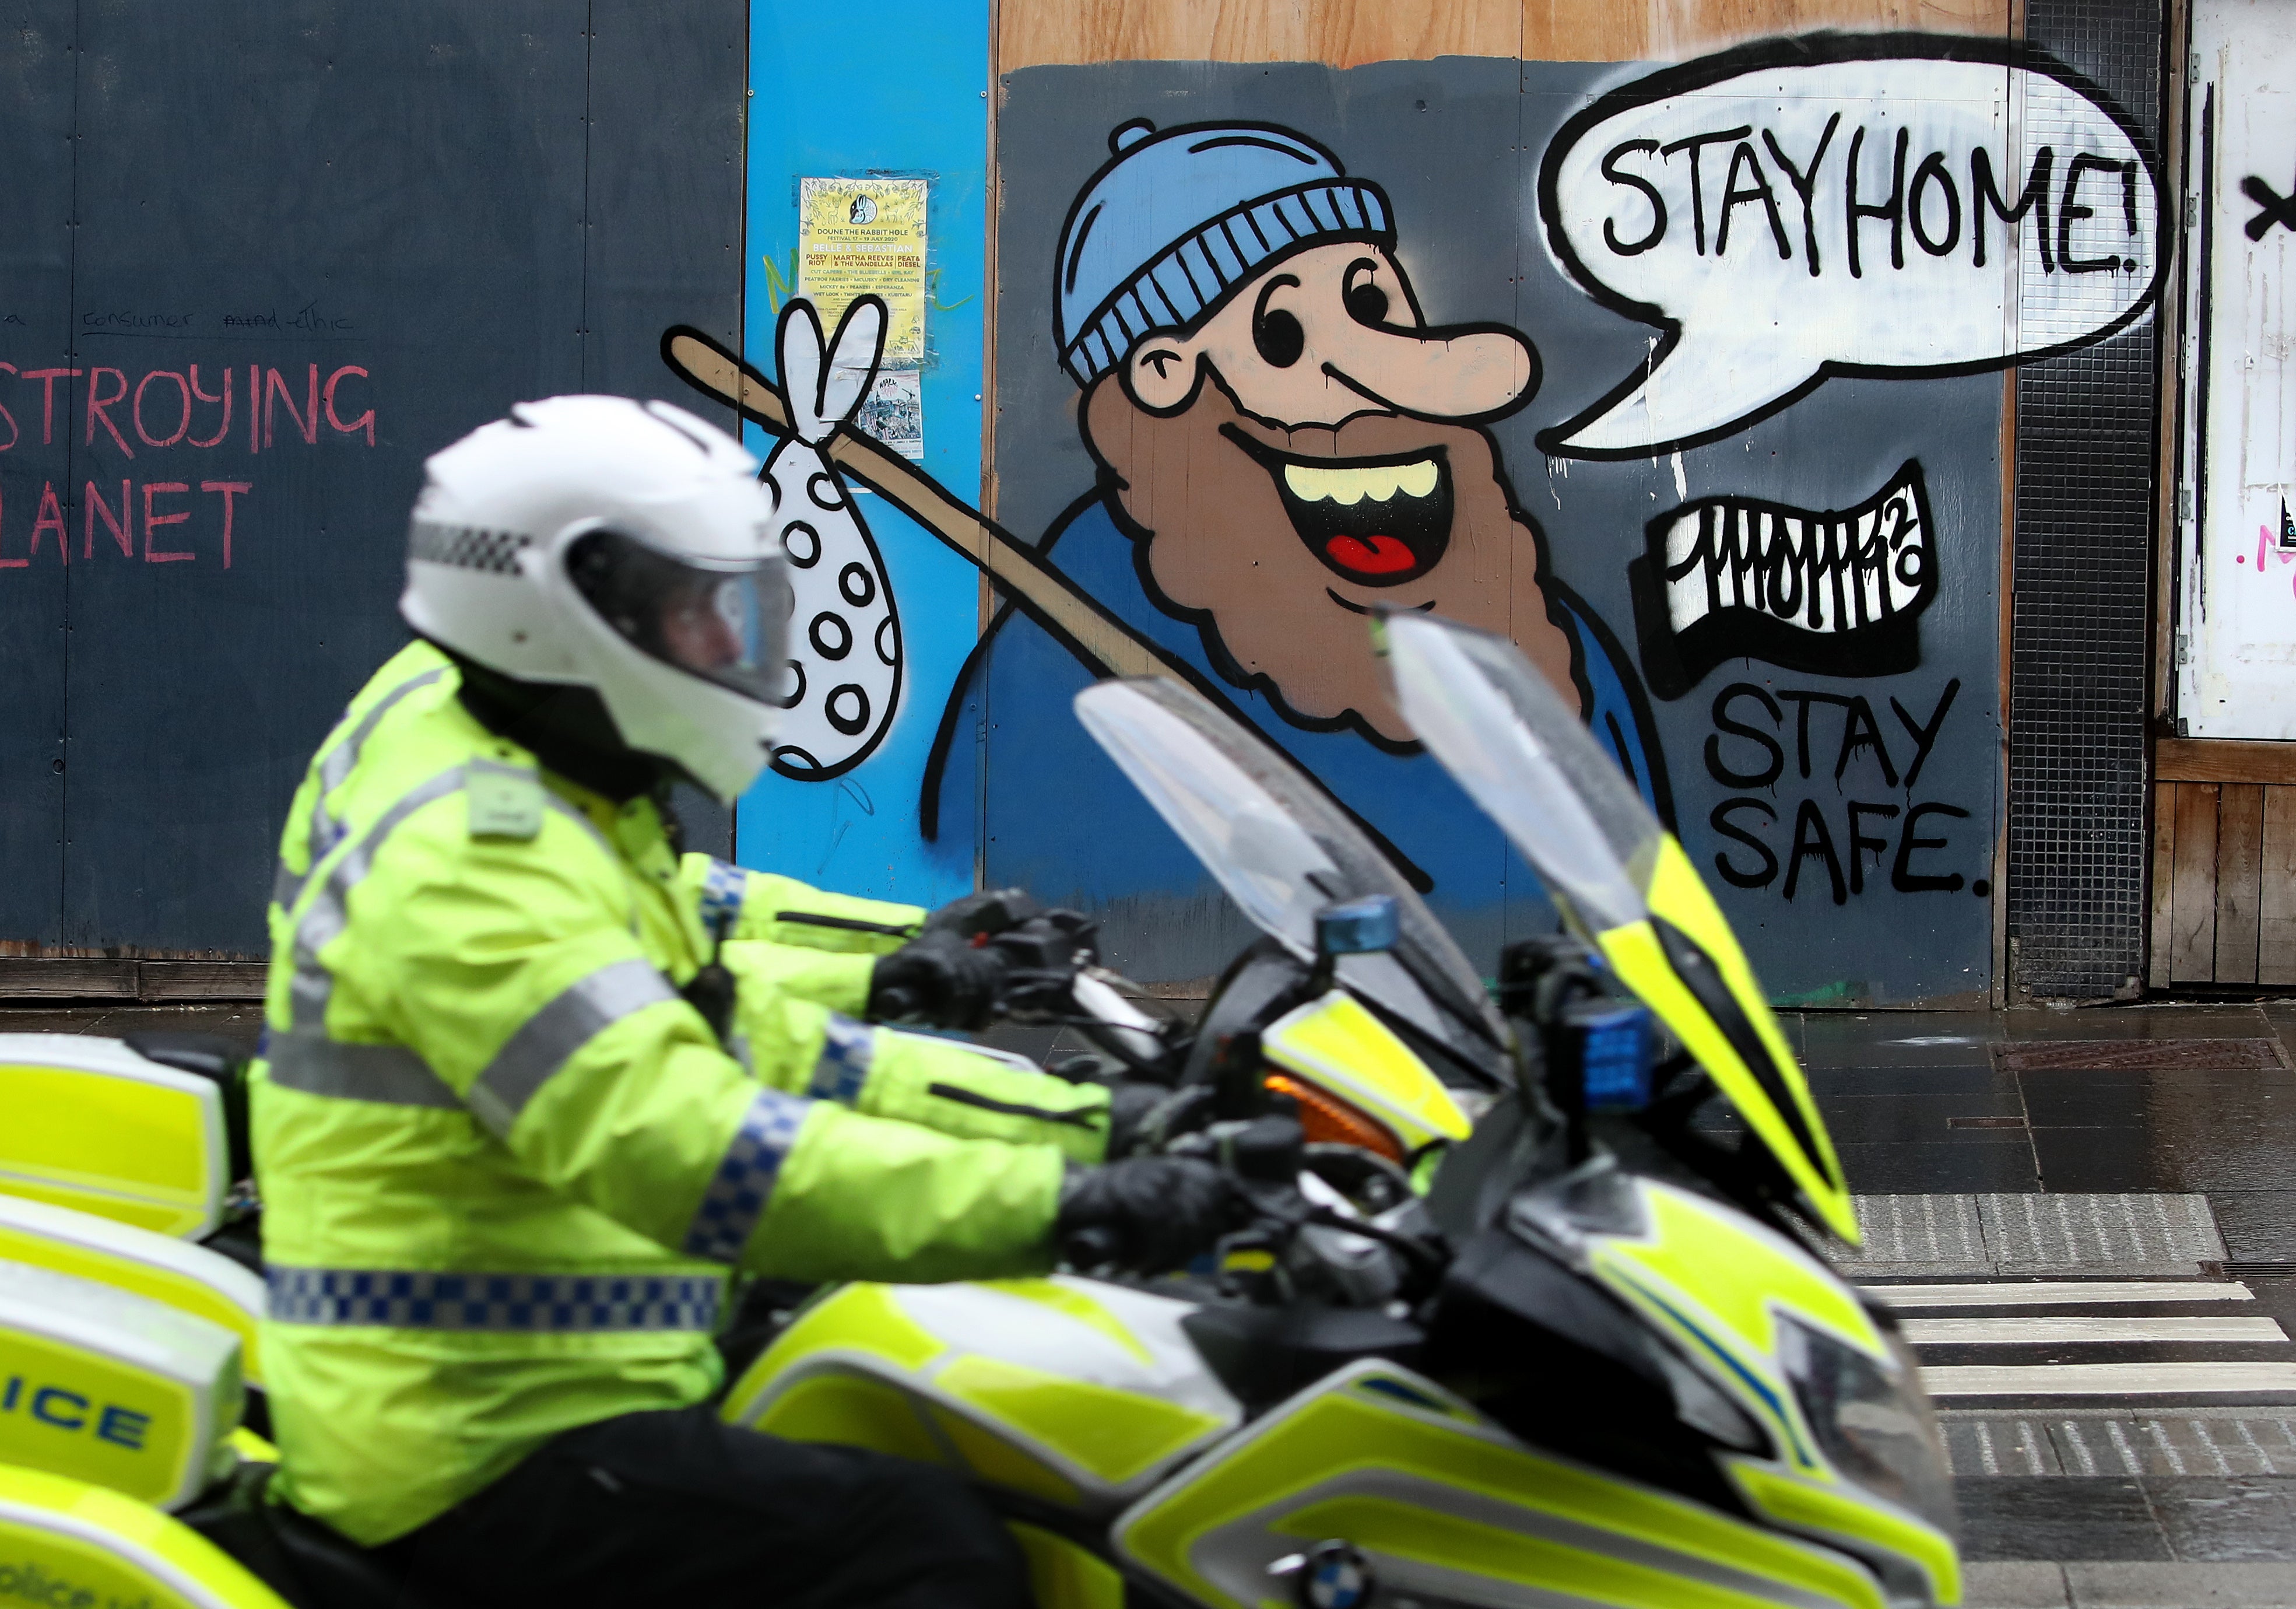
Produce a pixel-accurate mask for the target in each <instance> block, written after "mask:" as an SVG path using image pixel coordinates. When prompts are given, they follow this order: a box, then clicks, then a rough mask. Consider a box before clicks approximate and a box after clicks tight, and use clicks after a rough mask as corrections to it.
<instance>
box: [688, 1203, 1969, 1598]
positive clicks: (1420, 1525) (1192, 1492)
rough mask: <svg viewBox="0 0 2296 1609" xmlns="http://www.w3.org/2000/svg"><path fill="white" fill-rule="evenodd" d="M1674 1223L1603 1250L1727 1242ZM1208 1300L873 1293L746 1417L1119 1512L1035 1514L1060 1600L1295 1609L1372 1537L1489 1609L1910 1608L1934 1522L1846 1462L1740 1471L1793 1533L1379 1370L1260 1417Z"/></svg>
mask: <svg viewBox="0 0 2296 1609" xmlns="http://www.w3.org/2000/svg"><path fill="white" fill-rule="evenodd" d="M1672 1221H1673V1220H1672V1219H1667V1220H1666V1222H1667V1224H1668V1226H1669V1227H1668V1229H1667V1230H1666V1231H1665V1232H1662V1233H1661V1235H1660V1236H1659V1237H1658V1239H1657V1240H1656V1242H1655V1243H1654V1248H1653V1247H1641V1248H1636V1247H1629V1246H1624V1245H1621V1246H1620V1247H1617V1248H1611V1247H1605V1248H1604V1250H1603V1257H1604V1258H1605V1259H1606V1260H1615V1261H1616V1262H1617V1264H1618V1265H1619V1266H1620V1268H1633V1269H1636V1271H1638V1272H1639V1273H1640V1274H1641V1275H1642V1277H1644V1278H1645V1280H1646V1281H1648V1282H1652V1283H1655V1281H1656V1280H1657V1278H1658V1275H1657V1274H1655V1273H1652V1272H1651V1271H1650V1270H1651V1268H1668V1267H1669V1266H1670V1260H1671V1259H1673V1258H1675V1257H1678V1256H1694V1255H1696V1254H1697V1253H1698V1252H1701V1251H1703V1252H1709V1253H1710V1252H1712V1251H1713V1247H1712V1245H1711V1244H1710V1243H1707V1244H1701V1243H1699V1242H1698V1241H1697V1238H1696V1236H1695V1235H1685V1234H1681V1233H1677V1232H1675V1231H1674V1230H1673V1229H1672V1227H1671V1226H1672ZM1722 1227H1730V1226H1728V1225H1724V1226H1722ZM1726 1268H1727V1265H1725V1266H1724V1268H1723V1269H1722V1270H1719V1271H1718V1274H1717V1276H1716V1277H1715V1278H1714V1279H1712V1280H1710V1282H1709V1283H1708V1285H1706V1286H1705V1287H1704V1289H1705V1293H1706V1294H1707V1296H1708V1297H1709V1298H1710V1300H1711V1301H1714V1302H1715V1304H1716V1305H1718V1307H1720V1308H1722V1309H1724V1310H1725V1311H1726V1312H1729V1313H1730V1315H1731V1317H1732V1318H1733V1319H1734V1320H1735V1319H1743V1317H1744V1315H1743V1313H1742V1312H1739V1311H1737V1310H1735V1309H1731V1307H1730V1304H1729V1302H1728V1301H1726V1300H1725V1293H1724V1290H1723V1287H1725V1286H1727V1285H1729V1284H1730V1283H1731V1282H1730V1281H1729V1280H1728V1279H1727V1278H1726V1277H1722V1276H1723V1275H1724V1274H1726ZM1794 1271H1795V1272H1797V1273H1799V1272H1803V1271H1802V1270H1794ZM1605 1283H1611V1282H1610V1281H1608V1280H1606V1281H1605ZM1695 1284H1696V1282H1694V1281H1693V1282H1692V1285H1693V1287H1695ZM1805 1298H1807V1299H1808V1301H1807V1307H1808V1310H1809V1311H1811V1312H1812V1313H1814V1315H1815V1316H1816V1318H1819V1320H1820V1321H1821V1322H1823V1321H1825V1320H1826V1319H1827V1318H1834V1319H1842V1318H1845V1317H1846V1316H1845V1314H1844V1311H1843V1304H1844V1303H1846V1304H1847V1312H1848V1313H1849V1314H1856V1315H1857V1318H1859V1319H1860V1320H1862V1319H1863V1315H1862V1314H1861V1313H1859V1312H1858V1309H1857V1303H1856V1301H1855V1300H1854V1298H1850V1297H1849V1296H1848V1294H1847V1293H1846V1292H1842V1291H1841V1287H1840V1286H1839V1285H1838V1283H1837V1282H1833V1281H1832V1280H1831V1277H1830V1276H1825V1275H1824V1274H1823V1273H1822V1271H1820V1273H1819V1274H1818V1276H1817V1278H1816V1281H1815V1282H1814V1283H1812V1284H1810V1285H1809V1286H1808V1288H1807V1289H1805V1288H1802V1287H1801V1286H1800V1285H1795V1286H1792V1287H1790V1288H1788V1289H1786V1290H1785V1291H1784V1292H1783V1293H1781V1300H1782V1301H1784V1302H1786V1303H1787V1304H1788V1305H1789V1306H1790V1307H1791V1308H1792V1310H1795V1311H1797V1312H1798V1313H1800V1312H1802V1311H1804V1310H1805V1305H1804V1304H1805ZM1015 1304H1027V1307H1017V1306H1015ZM1150 1304H1152V1305H1150ZM1030 1308H1033V1309H1038V1311H1037V1312H1035V1313H1030V1312H1029V1309H1030ZM1159 1309H1161V1310H1159ZM1186 1311H1187V1307H1186V1304H1185V1303H1179V1302H1169V1301H1164V1300H1163V1299H1161V1298H1157V1297H1152V1296H1147V1295H1144V1294H1143V1293H1138V1292H1134V1291H1130V1290H1128V1289H1125V1288H1123V1287H1119V1286H1111V1285H1101V1284H1097V1283H1095V1282H1093V1281H1088V1280H1082V1279H1074V1278H1068V1277H1062V1278H1059V1279H1054V1280H1045V1281H1009V1282H999V1283H994V1284H986V1285H972V1286H963V1285H951V1286H939V1287H927V1288H923V1289H920V1288H917V1287H894V1286H887V1285H849V1286H845V1287H843V1288H841V1289H840V1290H838V1291H836V1292H834V1293H831V1294H830V1295H828V1296H827V1297H825V1298H824V1299H823V1300H821V1301H818V1302H816V1304H815V1305H814V1306H813V1307H811V1308H809V1309H807V1310H806V1312H805V1313H803V1314H802V1315H801V1316H800V1317H799V1318H798V1320H797V1321H796V1322H795V1323H794V1324H792V1325H791V1327H790V1329H789V1330H788V1331H787V1332H785V1333H784V1334H783V1336H782V1337H781V1339H780V1340H779V1341H777V1342H775V1345H774V1346H773V1347H772V1348H771V1349H770V1350H768V1351H767V1353H766V1354H765V1356H764V1357H762V1358H760V1359H758V1362H757V1363H756V1364H755V1365H753V1366H752V1367H751V1368H750V1370H749V1372H748V1373H747V1374H746V1375H744V1376H743V1377H742V1380H741V1381H740V1382H739V1383H737V1384H736V1385H735V1387H734V1390H733V1391H732V1392H731V1393H729V1395H728V1399H727V1406H726V1409H725V1416H726V1418H727V1419H729V1420H731V1421H733V1422H734V1423H736V1424H748V1425H751V1426H754V1427H755V1428H757V1429H758V1430H761V1431H765V1432H767V1433H773V1434H776V1435H783V1436H788V1437H791V1438H792V1439H795V1440H799V1441H825V1442H834V1443H840V1444H843V1445H848V1446H858V1447H867V1448H872V1449H875V1450H878V1451H881V1452H886V1453H891V1454H894V1455H896V1456H899V1457H913V1458H920V1459H923V1460H926V1461H929V1462H932V1463H937V1464H941V1465H946V1466H949V1467H953V1468H956V1469H959V1470H963V1471H964V1472H966V1473H967V1474H970V1475H971V1476H972V1478H974V1479H975V1480H978V1481H980V1482H982V1483H983V1484H985V1485H987V1486H989V1487H991V1488H995V1489H999V1490H1005V1491H1008V1492H1012V1493H1014V1494H1017V1495H1018V1496H1020V1497H1021V1498H1026V1499H1029V1500H1031V1501H1033V1502H1035V1503H1037V1504H1048V1505H1051V1506H1054V1507H1055V1508H1057V1509H1060V1510H1062V1511H1064V1512H1066V1513H1068V1514H1070V1515H1073V1516H1075V1518H1076V1519H1077V1520H1078V1521H1081V1522H1090V1523H1092V1524H1093V1526H1094V1528H1095V1530H1097V1527H1098V1526H1099V1525H1101V1524H1105V1525H1106V1526H1107V1528H1108V1529H1107V1532H1106V1535H1107V1538H1108V1541H1107V1544H1106V1547H1105V1548H1104V1549H1099V1548H1095V1547H1089V1546H1087V1545H1086V1544H1085V1543H1084V1542H1081V1541H1079V1540H1078V1535H1077V1531H1076V1529H1075V1527H1074V1526H1070V1527H1066V1528H1063V1529H1062V1530H1058V1531H1056V1530H1054V1529H1052V1528H1048V1527H1046V1526H1041V1525H1030V1524H1025V1523H1013V1527H1012V1529H1013V1533H1014V1535H1015V1536H1016V1538H1018V1539H1019V1540H1020V1542H1021V1547H1022V1551H1023V1553H1024V1554H1025V1556H1027V1558H1028V1561H1029V1569H1030V1573H1031V1577H1032V1580H1033V1581H1034V1583H1035V1586H1036V1594H1037V1605H1038V1606H1039V1609H1119V1605H1121V1603H1122V1601H1123V1581H1124V1578H1125V1576H1126V1575H1127V1574H1130V1575H1134V1576H1143V1577H1147V1578H1151V1579H1152V1580H1155V1581H1156V1582H1157V1583H1159V1584H1160V1585H1161V1586H1163V1587H1164V1588H1168V1589H1169V1590H1171V1591H1174V1592H1177V1593H1178V1594H1180V1595H1182V1597H1184V1598H1185V1600H1186V1601H1188V1602H1191V1603H1197V1604H1203V1605H1221V1606H1222V1609H1254V1606H1259V1605H1283V1604H1288V1603H1289V1602H1290V1601H1291V1600H1292V1592H1291V1588H1289V1586H1288V1585H1287V1584H1286V1582H1285V1581H1284V1580H1283V1579H1282V1577H1281V1575H1280V1573H1271V1566H1273V1567H1275V1569H1276V1570H1277V1571H1278V1572H1280V1571H1281V1569H1282V1568H1283V1563H1284V1562H1285V1561H1286V1560H1288V1559H1289V1558H1290V1557H1291V1556H1296V1555H1300V1554H1301V1553H1303V1552H1304V1551H1306V1550H1308V1549H1310V1548H1312V1547H1315V1546H1316V1545H1317V1544H1318V1543H1321V1542H1324V1541H1341V1542H1345V1543H1347V1544H1349V1546H1351V1547H1354V1548H1355V1549H1356V1550H1357V1552H1358V1553H1359V1554H1360V1555H1361V1556H1363V1558H1364V1559H1365V1562H1366V1563H1367V1564H1368V1565H1369V1566H1370V1568H1371V1569H1372V1570H1373V1571H1374V1572H1375V1573H1376V1575H1377V1576H1378V1579H1379V1580H1381V1581H1382V1583H1384V1584H1385V1585H1386V1586H1387V1587H1388V1588H1390V1589H1391V1590H1392V1591H1393V1592H1396V1593H1400V1594H1402V1595H1403V1596H1406V1597H1409V1596H1413V1595H1424V1596H1426V1597H1439V1598H1443V1599H1447V1600H1449V1601H1453V1602H1457V1603H1462V1604H1477V1603H1482V1604H1511V1603H1519V1602H1522V1601H1525V1598H1526V1595H1527V1594H1537V1593H1552V1594H1557V1595H1563V1596H1565V1597H1570V1598H1571V1599H1573V1600H1575V1601H1584V1602H1588V1603H1598V1604H1606V1605H1631V1606H1634V1609H1675V1606H1677V1605H1700V1606H1701V1609H1742V1606H1743V1609H1751V1606H1753V1605H1796V1606H1797V1609H1818V1606H1834V1605H1839V1606H1841V1609H1885V1605H1886V1600H1885V1598H1884V1596H1883V1594H1882V1588H1881V1585H1880V1581H1879V1580H1878V1579H1877V1576H1876V1574H1875V1572H1874V1571H1873V1570H1872V1569H1871V1568H1869V1567H1868V1565H1867V1564H1866V1563H1865V1562H1864V1559H1863V1556H1869V1555H1870V1554H1871V1553H1872V1552H1873V1551H1874V1547H1875V1542H1874V1536H1875V1534H1876V1532H1877V1531H1888V1529H1889V1528H1890V1526H1893V1525H1899V1524H1903V1525H1907V1526H1910V1527H1913V1528H1915V1529H1920V1530H1925V1529H1926V1528H1923V1527H1920V1525H1919V1522H1917V1521H1911V1520H1909V1519H1906V1518H1904V1517H1903V1516H1901V1515H1899V1514H1898V1511H1896V1510H1893V1509H1886V1506H1884V1508H1885V1510H1886V1512H1883V1513H1880V1514H1877V1513H1876V1512H1875V1511H1874V1504H1873V1501H1872V1500H1871V1499H1870V1498H1866V1496H1865V1494H1863V1493H1861V1492H1858V1491H1857V1490H1856V1489H1855V1488H1849V1487H1846V1486H1844V1485H1843V1484H1842V1483H1841V1482H1839V1481H1838V1479H1836V1478H1835V1477H1833V1474H1832V1472H1831V1471H1830V1470H1827V1469H1826V1468H1825V1466H1824V1465H1823V1463H1822V1461H1821V1462H1818V1463H1816V1464H1814V1465H1813V1464H1811V1463H1810V1462H1809V1461H1808V1460H1805V1461H1804V1462H1803V1463H1802V1464H1800V1465H1795V1466H1792V1467H1788V1466H1784V1465H1773V1464H1771V1463H1770V1462H1768V1461H1766V1460H1759V1459H1751V1458H1750V1459H1740V1460H1735V1461H1734V1462H1729V1461H1726V1468H1728V1469H1729V1470H1730V1472H1731V1474H1732V1476H1733V1478H1734V1480H1735V1481H1736V1482H1737V1483H1738V1485H1739V1487H1740V1490H1742V1491H1743V1492H1744V1493H1745V1495H1746V1496H1747V1498H1748V1500H1749V1502H1750V1503H1751V1504H1752V1505H1753V1506H1755V1507H1757V1508H1758V1509H1759V1510H1761V1511H1763V1512H1766V1513H1768V1514H1770V1515H1773V1516H1774V1518H1775V1522H1776V1523H1775V1524H1773V1525H1763V1524H1757V1523H1748V1522H1746V1521H1744V1520H1743V1519H1739V1518H1736V1517H1734V1516H1732V1515H1726V1514H1723V1513H1720V1512H1718V1511H1717V1510H1715V1509H1712V1508H1709V1507H1705V1506H1701V1505H1699V1504H1697V1503H1693V1502H1691V1501H1689V1500H1687V1499H1685V1498H1680V1497H1677V1496H1676V1495H1674V1494H1671V1493H1669V1492H1665V1491H1661V1490H1656V1489H1653V1488H1650V1487H1646V1486H1643V1485H1640V1484H1637V1483H1636V1482H1631V1481H1628V1480H1625V1479H1622V1478H1620V1477H1619V1476H1616V1475H1613V1474H1608V1473H1606V1472H1603V1471H1601V1470H1596V1469H1592V1468H1588V1467H1586V1466H1583V1465H1578V1464H1575V1463H1572V1462H1570V1461H1568V1460H1564V1459H1562V1458H1558V1457H1554V1456H1551V1455H1548V1454H1546V1453H1543V1452H1540V1451H1538V1449H1534V1448H1530V1447H1528V1446H1526V1445H1524V1444H1523V1443H1522V1442H1521V1441H1519V1440H1518V1439H1516V1438H1515V1437H1514V1436H1513V1435H1512V1434H1510V1433H1508V1432H1507V1431H1506V1430H1505V1429H1504V1428H1502V1427H1501V1426H1499V1425H1497V1424H1494V1423H1492V1422H1491V1421H1490V1420H1488V1418H1486V1417H1485V1416H1482V1415H1481V1414H1480V1413H1479V1412H1477V1411H1476V1409H1475V1408H1473V1407H1472V1406H1471V1405H1470V1404H1468V1403H1467V1402H1465V1401H1464V1400H1461V1399H1459V1398H1457V1397H1456V1396H1454V1395H1453V1394H1451V1393H1450V1392H1448V1391H1445V1390H1444V1389H1443V1388H1442V1387H1440V1386H1439V1385H1436V1384H1435V1383H1432V1382H1431V1381H1429V1380H1426V1379H1424V1378H1423V1377H1422V1376H1420V1375H1416V1374H1414V1373H1413V1372H1412V1371H1410V1370H1408V1369H1405V1368H1402V1367H1398V1366H1395V1365H1393V1364H1390V1363H1387V1362H1383V1361H1380V1360H1376V1359H1373V1360H1367V1361H1364V1362H1360V1363H1357V1364H1352V1365H1349V1366H1346V1367H1342V1368H1340V1369H1338V1370H1336V1371H1334V1372H1333V1374H1331V1375H1326V1376H1325V1377H1324V1379H1323V1380H1321V1381H1319V1382H1317V1383H1316V1384H1315V1385H1313V1386H1310V1387H1308V1389H1306V1390H1304V1391H1300V1393H1298V1394H1297V1395H1296V1396H1294V1397H1292V1398H1291V1399H1290V1400H1287V1401H1285V1402H1283V1403H1282V1404H1279V1405H1278V1406H1277V1407H1275V1408H1273V1409H1271V1410H1269V1411H1268V1412H1267V1413H1266V1414H1264V1415H1262V1416H1260V1417H1259V1418H1258V1419H1255V1420H1252V1421H1251V1423H1250V1424H1245V1423H1244V1421H1243V1416H1242V1413H1241V1412H1240V1411H1239V1410H1238V1409H1236V1408H1235V1407H1234V1404H1233V1403H1232V1401H1229V1400H1226V1391H1224V1389H1223V1388H1222V1387H1220V1385H1219V1384H1218V1381H1217V1380H1216V1379H1215V1378H1213V1376H1212V1375H1210V1371H1209V1369H1207V1368H1206V1367H1204V1366H1203V1365H1202V1363H1201V1361H1200V1360H1198V1359H1195V1357H1194V1355H1193V1350H1192V1349H1188V1350H1186V1351H1185V1352H1184V1351H1183V1350H1182V1349H1183V1348H1185V1346H1186V1340H1185V1334H1182V1333H1180V1332H1179V1331H1178V1329H1177V1320H1178V1319H1179V1318H1181V1317H1183V1316H1184V1315H1185V1312H1186ZM1031 1322H1033V1334H1031V1329H1030V1325H1031ZM1866 1322H1868V1323H1869V1326H1870V1321H1866ZM1876 1344H1878V1342H1877V1343H1876ZM1773 1367H1775V1359H1773ZM1709 1372H1711V1370H1710V1371H1709ZM983 1387H986V1388H987V1389H985V1390H984V1389H982V1388H983ZM1802 1441H1804V1442H1807V1441H1808V1438H1807V1437H1806V1436H1805V1437H1803V1438H1802ZM1780 1527H1785V1528H1788V1529H1791V1530H1792V1531H1799V1532H1800V1533H1802V1534H1800V1535H1788V1534H1786V1533H1785V1531H1784V1530H1781V1529H1780ZM1933 1542H1934V1543H1941V1544H1942V1546H1943V1549H1944V1557H1943V1559H1942V1560H1941V1561H1940V1560H1939V1559H1938V1557H1937V1554H1936V1549H1935V1547H1934V1546H1933ZM1905 1551H1906V1552H1907V1553H1908V1554H1914V1555H1918V1556H1921V1557H1923V1559H1924V1560H1925V1561H1926V1562H1927V1563H1929V1564H1932V1565H1934V1566H1935V1568H1934V1570H1933V1572H1932V1580H1933V1582H1934V1583H1935V1586H1936V1590H1935V1591H1934V1593H1933V1595H1932V1598H1931V1601H1932V1602H1934V1603H1938V1604H1951V1603H1954V1602H1956V1601H1958V1596H1959V1593H1958V1578H1957V1574H1956V1573H1955V1572H1954V1567H1953V1563H1952V1547H1951V1544H1950V1542H1947V1541H1945V1540H1944V1539H1942V1538H1939V1537H1937V1536H1936V1533H1934V1532H1930V1533H1928V1535H1927V1536H1925V1537H1916V1538H1915V1539H1914V1540H1913V1542H1912V1543H1910V1544H1909V1545H1908V1546H1907V1547H1906V1548H1905Z"/></svg>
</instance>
